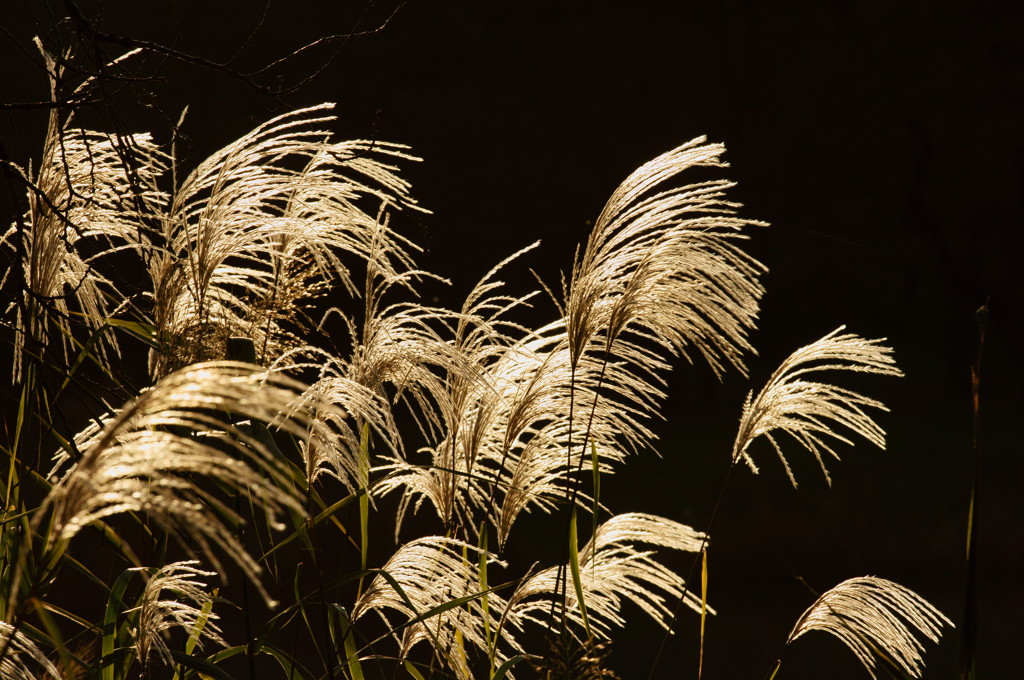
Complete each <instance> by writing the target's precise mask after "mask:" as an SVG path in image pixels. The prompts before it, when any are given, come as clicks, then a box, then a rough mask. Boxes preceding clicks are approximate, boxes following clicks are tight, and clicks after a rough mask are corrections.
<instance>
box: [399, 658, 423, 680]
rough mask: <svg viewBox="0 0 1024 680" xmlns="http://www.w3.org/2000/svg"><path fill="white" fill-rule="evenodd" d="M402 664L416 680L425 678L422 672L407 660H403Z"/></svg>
mask: <svg viewBox="0 0 1024 680" xmlns="http://www.w3.org/2000/svg"><path fill="white" fill-rule="evenodd" d="M402 665H403V666H405V670H406V671H408V672H409V675H411V676H412V677H414V678H416V680H426V678H424V677H423V674H422V673H420V672H419V671H418V670H416V666H414V665H412V663H410V662H409V661H403V662H402Z"/></svg>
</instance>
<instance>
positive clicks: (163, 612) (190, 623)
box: [126, 560, 225, 668]
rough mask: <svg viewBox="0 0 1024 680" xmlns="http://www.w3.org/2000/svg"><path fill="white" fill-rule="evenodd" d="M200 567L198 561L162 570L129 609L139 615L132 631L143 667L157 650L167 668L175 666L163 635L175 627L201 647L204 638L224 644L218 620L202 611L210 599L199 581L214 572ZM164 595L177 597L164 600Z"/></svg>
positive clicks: (211, 613) (152, 578) (168, 566)
mask: <svg viewBox="0 0 1024 680" xmlns="http://www.w3.org/2000/svg"><path fill="white" fill-rule="evenodd" d="M197 564H199V562H198V561H197V560H188V561H183V562H173V563H171V564H168V565H167V566H165V567H163V568H161V569H159V570H158V571H157V572H156V573H155V574H153V576H152V577H151V578H150V579H149V582H148V583H147V584H146V589H145V591H143V594H142V602H141V604H140V605H139V606H138V607H136V608H135V609H133V610H130V611H132V612H134V611H137V612H138V620H139V624H138V628H137V629H135V630H133V631H132V636H133V637H134V638H135V650H136V653H137V655H138V659H139V662H140V663H141V664H142V666H143V667H144V668H145V667H146V666H148V664H149V658H150V656H151V654H152V653H153V652H154V651H155V652H156V654H157V656H158V657H159V659H160V661H161V662H163V663H164V664H165V665H167V666H170V665H171V664H172V663H173V659H172V657H171V650H170V648H169V647H168V646H167V641H166V639H165V638H164V633H165V632H166V631H168V630H170V629H172V628H181V629H183V630H184V631H185V632H186V633H188V634H190V635H194V636H195V638H196V643H197V644H198V645H199V647H200V648H201V647H202V646H203V640H204V639H206V640H209V641H210V642H213V643H214V644H218V645H225V642H224V640H223V638H222V637H221V630H220V628H219V627H218V626H217V623H216V619H218V618H219V617H218V616H217V615H216V614H214V613H213V612H210V611H206V612H204V611H203V606H204V605H205V604H206V603H208V602H210V601H211V596H210V595H209V594H208V593H207V592H206V590H205V589H206V587H207V585H206V582H205V581H202V580H200V579H201V578H203V577H206V576H213V575H214V573H213V572H212V571H204V570H202V569H199V568H198V567H196V566H195V565H197ZM165 593H170V594H171V595H172V596H175V597H172V598H165V599H161V597H162V596H164V595H165ZM190 602H191V604H190ZM196 605H198V606H196ZM126 613H128V612H126Z"/></svg>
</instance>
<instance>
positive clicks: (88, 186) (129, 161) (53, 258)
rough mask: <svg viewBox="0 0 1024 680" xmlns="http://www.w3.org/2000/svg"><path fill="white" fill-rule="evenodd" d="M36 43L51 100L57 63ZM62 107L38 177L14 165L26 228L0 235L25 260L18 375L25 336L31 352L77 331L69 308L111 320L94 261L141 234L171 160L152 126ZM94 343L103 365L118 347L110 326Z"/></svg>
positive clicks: (91, 321) (92, 319)
mask: <svg viewBox="0 0 1024 680" xmlns="http://www.w3.org/2000/svg"><path fill="white" fill-rule="evenodd" d="M37 45H38V47H39V49H40V51H41V52H42V54H43V59H44V61H45V62H46V65H47V72H48V73H49V74H50V92H51V98H53V99H54V101H56V88H57V83H58V81H59V80H60V79H61V76H62V67H61V66H60V65H59V64H58V63H57V61H56V60H55V59H54V58H53V57H52V56H51V55H49V54H48V53H47V52H46V51H45V50H43V48H42V44H41V43H39V42H38V40H37ZM125 56H129V55H125ZM123 58H124V57H122V59H123ZM87 84H88V81H87V82H86V83H84V84H83V85H80V86H79V88H78V89H77V90H76V92H77V91H78V90H81V89H82V88H84V87H85V86H86V85H87ZM59 111H60V109H59V107H56V106H55V107H54V108H53V109H51V112H50V118H49V123H48V126H47V132H46V141H45V143H44V146H43V155H42V159H41V162H40V166H39V170H38V172H36V173H35V177H34V178H30V177H29V174H28V173H27V172H25V171H23V170H21V169H19V168H16V169H15V170H16V171H18V172H20V173H21V175H22V178H23V180H24V182H25V184H26V185H27V186H28V187H30V190H29V192H28V214H27V215H26V216H25V219H24V222H23V229H22V230H19V227H18V226H17V225H14V226H11V227H10V228H9V229H8V231H7V232H6V233H5V234H3V236H2V238H0V245H2V246H4V247H7V248H10V249H12V250H14V251H15V253H18V254H19V255H20V256H21V257H22V258H23V259H22V260H21V261H20V262H17V263H15V265H14V267H17V268H20V269H21V273H20V276H21V278H22V283H23V285H24V289H23V290H22V291H20V296H21V297H22V300H21V303H20V304H19V303H18V302H15V303H12V306H16V311H15V321H14V323H15V331H16V333H15V357H14V361H13V364H12V367H13V379H14V380H15V381H17V380H19V379H20V377H21V371H22V369H23V363H24V353H25V351H26V348H27V345H26V342H28V343H30V344H31V343H35V345H36V349H35V350H34V351H41V350H42V349H44V348H45V347H47V346H48V345H49V341H50V336H51V334H52V331H53V330H57V331H58V332H59V335H60V337H61V342H62V344H63V346H64V349H65V351H67V349H68V347H69V346H70V338H71V337H73V335H72V316H71V314H72V312H77V313H78V314H79V317H78V318H81V320H82V322H83V323H85V324H86V326H87V327H88V329H89V330H90V331H95V330H97V329H98V328H100V326H101V325H102V324H103V323H104V322H105V321H106V320H107V318H108V317H109V316H110V314H111V307H110V300H118V299H122V300H123V296H121V295H120V294H119V293H117V290H116V288H115V286H114V284H113V282H112V281H110V280H109V279H107V278H106V277H105V276H103V275H102V274H101V273H100V272H99V271H97V269H96V263H97V261H98V260H99V259H100V258H102V257H104V256H106V255H109V254H110V253H112V252H115V251H116V250H118V249H121V248H125V247H128V244H131V243H135V242H137V241H138V240H139V238H142V236H141V232H142V230H144V229H146V228H147V222H148V221H151V220H152V218H153V215H154V214H155V213H154V211H155V210H156V207H157V206H159V205H160V204H161V203H162V201H164V200H165V196H164V194H163V193H161V192H160V190H159V188H158V187H157V184H156V179H157V177H158V176H159V175H160V174H161V173H162V172H163V171H164V170H165V169H166V168H167V158H166V156H165V154H164V153H163V152H161V151H160V150H159V148H158V147H157V146H156V144H155V143H154V142H153V139H152V137H151V136H150V135H148V134H133V135H110V134H106V133H102V132H96V131H93V130H87V129H83V128H79V127H76V126H75V125H74V119H73V118H72V117H68V118H67V120H65V121H63V122H62V121H61V120H60V114H59ZM19 232H20V233H19ZM19 240H20V244H19V243H18V241H19ZM19 246H20V247H19ZM90 253H91V254H90ZM9 278H13V277H12V272H11V271H8V272H6V273H5V274H4V276H3V279H2V280H0V285H3V284H4V283H6V281H7V280H8V279H9ZM95 348H96V352H97V358H98V359H99V360H100V362H101V363H102V364H103V365H104V366H108V367H109V362H110V358H111V357H112V356H117V355H118V354H119V349H118V346H117V342H116V339H115V338H114V336H113V334H110V333H107V334H105V335H104V336H103V337H101V338H100V339H99V341H98V342H97V343H96V345H95Z"/></svg>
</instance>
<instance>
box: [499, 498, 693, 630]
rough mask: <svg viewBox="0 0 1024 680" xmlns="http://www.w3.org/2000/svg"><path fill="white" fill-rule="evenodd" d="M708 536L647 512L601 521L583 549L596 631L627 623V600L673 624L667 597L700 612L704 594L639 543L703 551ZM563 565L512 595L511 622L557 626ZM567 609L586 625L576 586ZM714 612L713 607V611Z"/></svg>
mask: <svg viewBox="0 0 1024 680" xmlns="http://www.w3.org/2000/svg"><path fill="white" fill-rule="evenodd" d="M706 539H707V537H706V535H705V534H704V533H702V532H699V531H695V530H693V529H691V528H690V527H688V526H686V525H684V524H680V523H678V522H673V521H672V520H669V519H665V518H663V517H658V516H656V515H648V514H643V513H626V514H622V515H616V516H615V517H612V518H611V519H609V520H607V521H606V522H604V523H603V524H601V525H600V526H599V527H598V529H597V534H596V535H595V536H594V537H593V538H592V539H591V540H590V541H589V542H588V543H587V545H586V546H585V547H584V548H583V549H582V550H581V551H580V553H579V565H580V580H581V584H582V586H583V599H584V604H585V605H586V608H587V614H588V617H589V621H590V624H591V627H592V630H593V631H594V632H595V633H596V634H598V635H602V636H604V637H608V632H609V630H610V628H611V627H612V626H613V625H614V626H622V625H624V623H625V621H624V619H623V617H622V615H621V614H620V609H621V606H622V601H623V600H629V601H631V602H633V603H634V604H636V605H637V606H639V607H640V608H641V609H643V610H644V611H645V612H647V613H648V614H649V615H650V616H651V617H652V618H653V619H654V620H655V621H657V622H658V623H659V624H660V625H661V626H663V627H664V628H666V629H668V622H669V620H670V619H671V618H672V611H671V610H670V609H669V608H668V606H667V605H666V602H676V601H679V600H682V601H683V602H684V603H685V604H686V605H687V606H688V607H690V608H691V609H693V610H694V611H697V612H699V611H700V609H701V602H700V598H699V597H697V596H696V595H694V594H693V593H690V592H689V591H688V590H687V589H686V584H685V583H684V581H683V579H682V577H680V576H679V575H678V574H676V573H675V572H673V571H672V570H670V569H668V568H667V567H665V566H664V565H662V564H660V563H659V562H657V561H655V560H654V559H653V555H654V552H653V551H652V550H641V549H637V547H636V545H648V546H657V547H662V548H671V549H673V550H682V551H686V552H697V551H699V550H701V548H702V547H703V546H704V545H705V544H706ZM558 586H559V576H558V567H549V568H547V569H545V570H543V571H541V572H538V573H536V574H534V575H532V576H530V577H529V578H527V579H525V580H524V581H523V582H522V583H521V584H520V585H519V586H518V587H517V588H516V590H515V592H514V593H513V594H512V596H511V597H510V598H509V600H508V605H507V609H506V611H505V614H504V616H503V618H504V620H505V622H506V625H511V626H512V627H514V628H516V629H522V627H523V625H524V623H525V622H527V621H532V622H534V623H537V624H540V625H542V626H546V627H554V626H556V625H557V622H553V621H550V620H549V619H548V618H547V617H548V614H549V613H550V603H551V598H554V597H561V590H560V589H559V587H558ZM565 596H566V599H567V601H566V614H567V616H568V617H569V618H570V619H571V620H573V621H574V622H576V623H577V624H579V625H580V626H582V625H583V619H582V616H581V614H580V607H579V603H578V602H577V600H576V594H575V591H574V590H572V589H568V590H567V592H566V593H565ZM711 611H713V610H711Z"/></svg>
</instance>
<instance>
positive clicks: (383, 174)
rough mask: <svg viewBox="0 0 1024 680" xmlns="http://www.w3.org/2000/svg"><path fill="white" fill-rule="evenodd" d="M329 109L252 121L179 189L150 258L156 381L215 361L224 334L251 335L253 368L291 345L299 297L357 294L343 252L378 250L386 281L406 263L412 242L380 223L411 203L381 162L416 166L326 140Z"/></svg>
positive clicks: (392, 154)
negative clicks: (337, 289) (157, 345)
mask: <svg viewBox="0 0 1024 680" xmlns="http://www.w3.org/2000/svg"><path fill="white" fill-rule="evenodd" d="M332 107H333V104H330V103H325V104H321V105H318V106H313V107H309V108H305V109H300V110H297V111H292V112H289V113H286V114H284V115H281V116H278V117H277V118H274V119H272V120H270V121H268V122H266V123H264V124H263V125H260V126H259V127H257V128H256V129H255V130H253V131H252V132H250V133H249V134H247V135H245V136H244V137H242V138H241V139H239V140H237V141H236V142H234V143H232V144H230V145H228V146H227V147H225V148H223V149H221V150H220V151H218V152H216V153H215V154H213V155H212V156H211V157H210V158H208V159H207V160H206V161H204V162H203V163H201V164H200V165H199V167H197V168H196V169H195V170H194V171H193V172H192V173H191V174H190V175H189V176H188V177H187V178H186V179H185V180H184V182H182V185H181V186H180V187H179V188H178V189H177V191H176V192H175V196H174V200H173V201H172V202H171V204H170V205H169V206H167V208H166V211H165V214H164V215H163V218H162V221H163V230H164V233H163V236H162V240H163V245H162V246H160V247H158V248H156V249H155V252H156V253H157V257H154V258H152V260H151V261H150V276H151V278H152V280H153V286H154V293H153V294H154V307H155V309H154V317H155V323H156V326H157V329H158V333H159V336H160V338H161V342H162V343H163V348H162V350H161V353H160V354H159V356H157V357H156V358H155V365H154V366H153V367H152V370H153V372H154V375H157V376H159V375H163V374H165V373H167V372H168V371H169V370H172V369H173V368H175V367H177V366H182V365H186V364H188V363H192V362H194V361H197V360H202V359H204V358H205V359H216V358H221V357H222V356H223V342H224V340H225V339H226V338H227V337H228V336H231V335H241V336H244V337H248V338H250V339H252V340H253V341H254V344H255V346H256V348H257V354H258V356H259V358H260V359H261V361H269V360H271V359H273V358H274V357H276V356H278V355H279V354H280V353H281V352H282V351H284V350H285V349H287V348H289V347H292V346H295V345H297V344H299V343H298V341H297V339H296V338H294V337H292V336H291V335H290V332H289V331H288V329H287V327H286V326H283V325H282V323H283V322H291V323H299V324H301V323H302V314H303V312H302V308H301V304H300V303H302V302H303V300H306V299H308V298H310V297H313V296H316V295H318V294H320V293H323V292H324V291H325V290H326V289H327V288H328V287H329V286H330V285H331V284H333V283H340V284H341V285H342V286H343V287H345V288H347V289H348V290H349V291H350V292H353V293H354V292H355V290H356V289H355V286H354V285H353V282H352V280H351V275H350V273H349V269H348V267H347V266H346V264H345V262H344V261H343V259H342V257H341V256H342V255H344V254H348V255H354V256H356V257H358V258H361V259H364V260H365V259H369V257H370V253H371V251H372V250H374V249H375V248H376V249H378V250H381V251H383V252H386V253H387V255H386V256H385V257H379V258H378V259H379V260H380V261H381V263H382V265H380V266H384V267H385V268H386V270H387V273H389V274H391V273H394V272H395V270H396V268H399V269H400V268H404V267H406V266H408V265H409V264H410V263H411V259H410V256H409V252H408V251H409V249H410V248H412V247H413V246H412V244H410V243H408V242H407V241H406V240H404V239H403V238H401V237H400V236H398V235H397V234H395V233H394V232H393V231H391V230H390V229H387V228H386V227H382V225H385V224H386V220H383V219H382V214H383V213H385V212H386V211H387V210H389V209H400V208H402V207H415V201H414V200H413V199H412V198H411V197H410V196H409V193H408V189H409V187H408V184H407V183H406V182H405V181H404V180H402V179H400V178H399V177H398V176H397V175H396V174H395V167H394V166H392V165H390V164H388V163H387V162H385V160H383V159H403V160H418V159H416V158H415V157H413V156H410V155H409V154H407V153H406V152H405V149H406V147H404V146H401V145H396V144H387V143H382V142H370V141H362V140H357V141H348V142H340V143H333V142H330V141H328V139H329V136H330V133H329V132H328V131H327V130H326V129H325V126H326V125H327V124H329V123H330V122H332V121H333V120H334V116H333V115H331V114H329V113H327V111H328V110H329V109H330V108H332ZM197 338H203V340H197Z"/></svg>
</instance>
